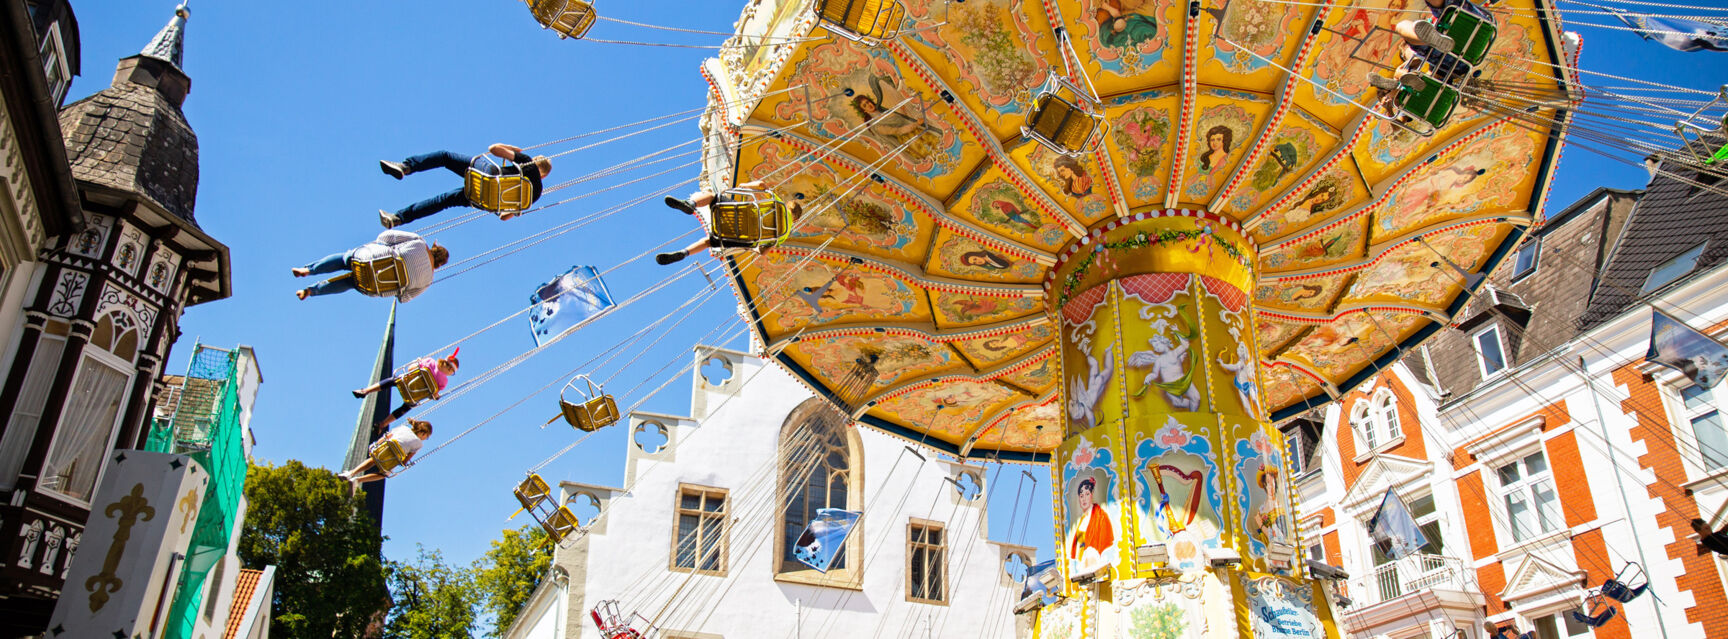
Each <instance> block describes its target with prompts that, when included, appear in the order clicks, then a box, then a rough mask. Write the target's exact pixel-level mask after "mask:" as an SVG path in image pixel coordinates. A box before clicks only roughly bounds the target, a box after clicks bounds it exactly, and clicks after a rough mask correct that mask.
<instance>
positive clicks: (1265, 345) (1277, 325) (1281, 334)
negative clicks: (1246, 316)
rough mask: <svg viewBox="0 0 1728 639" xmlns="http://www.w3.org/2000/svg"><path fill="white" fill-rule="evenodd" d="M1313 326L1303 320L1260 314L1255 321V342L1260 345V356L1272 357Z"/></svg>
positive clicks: (1264, 357)
mask: <svg viewBox="0 0 1728 639" xmlns="http://www.w3.org/2000/svg"><path fill="white" fill-rule="evenodd" d="M1311 327H1312V325H1311V324H1307V323H1303V322H1292V321H1288V320H1282V319H1278V318H1274V317H1269V316H1267V315H1264V314H1262V315H1260V316H1259V317H1257V318H1256V319H1255V322H1254V343H1256V344H1259V345H1260V358H1261V359H1265V360H1269V359H1272V358H1273V357H1274V356H1275V355H1277V354H1278V353H1279V352H1281V351H1283V350H1284V349H1285V348H1288V347H1289V346H1290V345H1291V344H1292V343H1293V340H1295V339H1296V338H1297V337H1300V336H1301V335H1302V334H1303V332H1304V331H1307V330H1308V329H1309V328H1311Z"/></svg>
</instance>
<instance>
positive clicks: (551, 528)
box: [540, 506, 576, 544]
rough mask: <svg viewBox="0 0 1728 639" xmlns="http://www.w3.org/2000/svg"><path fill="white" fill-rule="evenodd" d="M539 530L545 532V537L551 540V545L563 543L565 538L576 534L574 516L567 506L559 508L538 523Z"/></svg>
mask: <svg viewBox="0 0 1728 639" xmlns="http://www.w3.org/2000/svg"><path fill="white" fill-rule="evenodd" d="M540 529H541V530H544V531H546V536H547V537H549V538H551V539H552V543H555V544H557V543H563V541H564V538H565V537H568V536H570V533H573V532H576V514H575V513H572V512H570V507H569V506H559V507H558V509H557V510H554V511H552V514H551V515H548V516H547V517H546V518H545V519H542V520H541V521H540Z"/></svg>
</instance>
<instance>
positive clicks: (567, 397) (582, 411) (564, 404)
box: [547, 375, 619, 433]
mask: <svg viewBox="0 0 1728 639" xmlns="http://www.w3.org/2000/svg"><path fill="white" fill-rule="evenodd" d="M577 381H581V382H582V383H583V385H584V386H586V387H587V390H583V387H582V386H577V385H576V382H577ZM572 393H574V394H575V395H576V397H574V398H572V397H571V394H572ZM558 410H559V411H560V412H561V413H562V414H563V417H564V421H566V422H569V423H570V425H571V426H572V427H574V428H575V429H576V430H579V431H582V432H585V433H592V432H594V431H596V430H599V429H602V428H605V427H607V426H611V425H613V424H616V423H618V418H619V413H618V400H616V399H614V398H613V397H612V396H611V395H608V394H606V392H605V389H603V388H601V387H600V385H598V384H595V383H594V380H591V379H588V376H587V375H577V376H575V377H573V378H571V379H570V382H569V383H567V384H565V385H564V390H562V391H559V392H558ZM553 419H557V418H553ZM547 423H551V422H547Z"/></svg>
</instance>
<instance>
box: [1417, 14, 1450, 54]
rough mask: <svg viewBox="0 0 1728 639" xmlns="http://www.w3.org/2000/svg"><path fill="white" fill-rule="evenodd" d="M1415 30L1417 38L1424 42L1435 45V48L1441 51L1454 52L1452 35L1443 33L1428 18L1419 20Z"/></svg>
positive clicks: (1431, 45)
mask: <svg viewBox="0 0 1728 639" xmlns="http://www.w3.org/2000/svg"><path fill="white" fill-rule="evenodd" d="M1415 31H1416V39H1417V40H1421V41H1422V44H1426V45H1428V46H1430V47H1434V50H1436V51H1439V52H1441V53H1451V52H1452V44H1453V43H1452V36H1449V35H1446V34H1444V33H1441V32H1440V30H1439V29H1436V28H1435V27H1434V23H1432V22H1429V21H1427V20H1423V21H1421V22H1418V23H1416V26H1415Z"/></svg>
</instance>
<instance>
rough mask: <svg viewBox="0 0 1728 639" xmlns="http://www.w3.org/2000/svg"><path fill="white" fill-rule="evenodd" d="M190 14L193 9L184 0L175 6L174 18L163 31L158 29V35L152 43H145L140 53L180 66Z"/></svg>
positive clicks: (175, 66) (176, 66)
mask: <svg viewBox="0 0 1728 639" xmlns="http://www.w3.org/2000/svg"><path fill="white" fill-rule="evenodd" d="M190 15H191V11H189V10H187V9H186V3H184V2H182V3H180V6H178V7H174V19H172V20H169V21H168V25H167V26H164V27H162V30H161V31H157V32H156V37H155V38H152V39H151V40H150V44H146V45H144V50H143V51H140V52H139V54H140V55H144V56H147V57H151V58H156V59H157V60H161V61H163V62H167V63H168V64H172V65H174V68H176V69H178V68H180V62H181V51H182V50H183V49H184V48H185V46H184V43H185V39H186V18H187V17H188V16H190Z"/></svg>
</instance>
